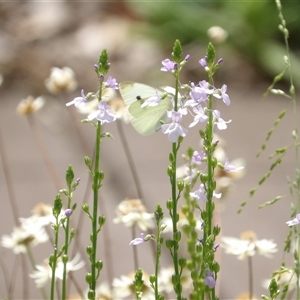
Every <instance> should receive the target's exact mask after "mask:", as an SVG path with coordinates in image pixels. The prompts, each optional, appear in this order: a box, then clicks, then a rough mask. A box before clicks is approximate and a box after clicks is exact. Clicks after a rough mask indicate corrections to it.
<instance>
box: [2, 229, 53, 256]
mask: <svg viewBox="0 0 300 300" xmlns="http://www.w3.org/2000/svg"><path fill="white" fill-rule="evenodd" d="M48 239H49V237H48V235H47V233H46V231H45V229H44V228H43V227H34V226H28V227H26V228H25V227H23V226H20V227H15V228H14V230H13V232H12V234H11V235H10V236H9V235H3V236H2V239H1V244H2V246H3V247H5V248H9V249H12V250H13V252H14V253H15V254H18V253H26V252H27V248H28V247H34V246H36V245H38V244H40V243H44V242H46V241H48Z"/></svg>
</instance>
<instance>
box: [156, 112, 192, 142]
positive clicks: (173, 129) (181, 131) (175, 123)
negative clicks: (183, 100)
mask: <svg viewBox="0 0 300 300" xmlns="http://www.w3.org/2000/svg"><path fill="white" fill-rule="evenodd" d="M183 114H186V110H180V111H168V116H169V117H170V118H172V123H169V124H163V125H162V126H161V130H162V132H163V133H165V134H168V138H169V141H170V142H171V143H176V142H177V140H178V138H179V137H180V136H182V137H185V136H186V134H187V129H185V128H184V127H182V126H181V125H180V124H179V122H181V119H182V115H183Z"/></svg>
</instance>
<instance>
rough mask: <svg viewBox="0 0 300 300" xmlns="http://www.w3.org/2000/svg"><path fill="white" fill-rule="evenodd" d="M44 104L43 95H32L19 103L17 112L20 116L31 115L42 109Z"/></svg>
mask: <svg viewBox="0 0 300 300" xmlns="http://www.w3.org/2000/svg"><path fill="white" fill-rule="evenodd" d="M44 104H45V99H44V98H43V97H38V98H34V97H32V96H28V97H27V98H26V99H24V100H22V101H21V102H20V103H19V104H18V106H17V113H18V114H19V115H20V116H25V115H30V114H32V113H35V112H37V111H38V110H40V109H41V108H42V107H43V106H44Z"/></svg>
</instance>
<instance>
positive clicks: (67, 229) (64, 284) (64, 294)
mask: <svg viewBox="0 0 300 300" xmlns="http://www.w3.org/2000/svg"><path fill="white" fill-rule="evenodd" d="M71 195H72V190H71V186H68V205H67V208H70V207H71V200H72V196H71ZM66 221H67V224H66V226H65V245H64V247H65V248H64V255H65V256H66V258H67V257H68V251H69V243H70V218H67V219H66ZM67 262H68V260H67V259H66V260H65V259H63V263H64V271H63V281H62V300H65V299H67Z"/></svg>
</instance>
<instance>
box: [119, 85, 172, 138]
mask: <svg viewBox="0 0 300 300" xmlns="http://www.w3.org/2000/svg"><path fill="white" fill-rule="evenodd" d="M119 88H120V93H121V95H122V98H123V99H124V102H125V105H126V106H127V107H128V111H129V114H130V121H131V124H132V126H133V127H134V128H135V130H136V131H137V132H138V133H140V134H141V135H149V134H152V133H154V132H155V131H157V130H158V129H159V128H160V126H161V124H160V120H162V121H166V120H167V110H168V109H171V107H172V102H171V98H170V97H168V96H167V97H166V98H164V99H163V100H161V102H160V103H159V104H158V105H156V106H146V107H143V108H142V107H141V105H142V103H143V101H145V100H146V99H148V98H149V97H152V96H156V93H158V94H159V95H162V94H164V93H165V91H164V90H162V89H155V88H153V87H150V86H148V85H145V84H141V83H136V82H131V81H127V82H122V83H120V84H119Z"/></svg>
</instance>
